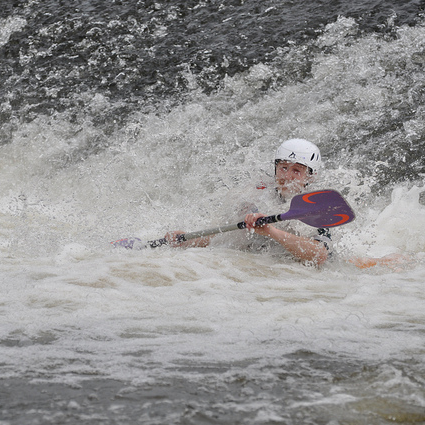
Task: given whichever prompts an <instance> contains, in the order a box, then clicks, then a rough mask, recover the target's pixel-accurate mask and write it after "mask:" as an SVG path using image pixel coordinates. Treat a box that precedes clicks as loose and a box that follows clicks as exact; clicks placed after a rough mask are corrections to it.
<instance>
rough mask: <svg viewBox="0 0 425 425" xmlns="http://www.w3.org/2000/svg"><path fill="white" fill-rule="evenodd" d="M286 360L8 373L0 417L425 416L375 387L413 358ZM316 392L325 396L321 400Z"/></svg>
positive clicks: (378, 419)
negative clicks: (118, 373) (136, 379)
mask: <svg viewBox="0 0 425 425" xmlns="http://www.w3.org/2000/svg"><path fill="white" fill-rule="evenodd" d="M280 362H281V364H280V365H274V366H271V365H270V366H268V367H264V368H263V369H262V370H261V372H262V373H261V375H260V376H259V377H255V376H254V377H253V376H250V371H249V366H250V364H249V363H246V364H224V363H223V364H205V365H197V366H193V365H187V366H186V367H182V366H178V365H176V367H175V371H176V372H177V373H178V372H186V373H187V374H189V375H188V376H186V378H182V377H181V376H178V374H176V376H175V377H168V378H163V379H160V380H158V379H157V380H156V381H155V383H146V384H145V385H138V386H134V385H131V384H130V383H125V382H121V381H117V380H104V379H94V378H88V379H87V380H84V381H82V382H81V383H80V384H78V385H75V384H74V385H64V384H59V383H54V382H51V383H35V382H34V383H29V382H28V381H26V380H25V379H11V380H6V381H1V380H0V384H1V388H0V395H1V401H0V415H1V416H0V417H1V419H2V420H4V421H5V423H8V424H21V423H27V424H30V423H34V424H37V423H43V424H59V423H61V424H77V423H82V422H83V423H90V424H107V423H110V424H187V425H192V424H193V425H196V424H260V423H261V424H270V425H271V424H333V423H350V424H364V423H367V424H369V425H380V424H387V423H401V424H418V423H423V421H424V420H425V413H424V412H423V409H421V408H420V407H419V406H415V405H414V404H413V403H402V402H401V401H399V400H397V398H395V397H393V395H392V394H391V391H389V393H388V394H385V395H383V394H379V393H377V392H376V391H375V390H374V389H373V386H374V383H375V382H376V381H379V379H380V375H382V374H384V373H385V368H389V367H391V368H393V369H394V371H396V372H399V373H401V374H403V375H405V376H406V377H409V378H411V379H415V372H414V370H410V368H409V366H406V365H403V364H397V362H396V363H395V364H391V365H388V364H386V365H382V364H380V363H379V362H377V363H375V364H367V365H366V364H363V363H362V362H353V361H348V360H347V359H343V358H340V359H335V358H327V357H323V356H318V355H314V354H313V353H309V352H295V353H293V354H292V355H290V356H288V357H287V358H283V359H281V361H280ZM303 375H306V376H308V377H309V388H308V393H309V395H306V392H305V388H302V389H301V388H299V387H298V386H297V385H296V384H295V382H297V381H299V380H300V377H302V376H303ZM200 377H201V379H200ZM365 382H368V383H369V385H367V386H363V385H364V383H365ZM337 387H338V388H339V389H340V390H341V389H342V388H343V391H341V393H340V397H341V399H340V402H342V401H343V403H341V405H340V406H338V402H337V401H336V400H334V401H331V399H332V398H333V397H335V394H336V391H335V388H337ZM314 394H320V395H321V397H323V398H324V400H323V401H322V400H321V402H320V403H315V396H314ZM326 400H328V401H326Z"/></svg>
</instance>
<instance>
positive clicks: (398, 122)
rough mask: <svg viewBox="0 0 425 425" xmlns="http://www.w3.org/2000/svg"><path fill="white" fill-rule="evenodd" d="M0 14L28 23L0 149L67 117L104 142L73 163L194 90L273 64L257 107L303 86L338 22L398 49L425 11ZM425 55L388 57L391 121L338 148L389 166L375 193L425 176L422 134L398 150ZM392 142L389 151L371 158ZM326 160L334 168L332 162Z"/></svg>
mask: <svg viewBox="0 0 425 425" xmlns="http://www.w3.org/2000/svg"><path fill="white" fill-rule="evenodd" d="M0 13H1V15H0V16H1V17H2V18H3V19H6V18H8V17H15V18H16V17H21V18H23V19H25V20H26V22H27V23H26V25H25V26H23V27H22V28H21V29H20V31H16V32H13V33H12V34H11V35H10V38H9V40H8V42H7V43H5V44H4V45H3V46H0V58H1V61H0V81H1V86H0V98H1V99H3V101H2V103H1V104H0V125H1V130H0V144H5V143H10V142H11V140H12V138H13V133H14V131H16V129H17V128H19V126H20V123H22V122H31V121H32V120H34V119H35V118H37V117H39V116H41V115H46V116H52V117H54V116H55V115H56V114H58V113H64V114H66V116H67V119H68V120H69V121H70V122H74V123H76V124H78V123H81V122H83V121H87V120H90V121H91V122H92V123H93V125H95V126H97V128H98V135H97V137H95V138H94V140H91V141H90V142H89V144H88V146H87V147H86V150H85V152H81V153H80V155H77V156H76V158H84V157H87V156H88V155H91V154H93V153H96V152H99V151H101V150H103V149H105V148H107V147H108V146H109V145H110V142H109V141H108V138H109V136H110V135H111V134H112V133H113V132H114V131H116V129H117V128H120V126H122V125H123V124H124V123H125V122H127V121H128V119H129V116H130V115H131V114H132V113H133V112H135V111H137V112H152V111H157V112H160V111H167V110H170V108H172V107H173V105H176V104H178V103H181V102H184V99H185V97H187V96H188V95H191V94H193V93H194V90H196V91H200V92H203V93H206V94H210V93H213V92H216V91H217V90H219V89H220V87H221V85H222V82H223V79H224V78H225V77H229V76H230V77H231V76H234V75H238V74H241V73H244V72H247V71H248V70H249V69H250V68H251V67H252V66H253V65H254V64H259V63H261V64H268V65H270V66H272V67H273V69H274V73H273V76H269V77H268V78H264V79H263V81H262V84H261V85H260V86H259V87H257V89H256V91H255V93H254V94H253V96H254V98H253V100H255V98H258V97H261V96H263V95H264V94H266V93H268V92H270V91H271V90H276V89H278V88H279V87H282V86H285V85H288V84H295V83H298V82H303V81H307V80H308V79H309V78H310V72H311V66H312V62H313V60H314V58H315V55H317V54H320V53H325V54H326V53H327V54H332V52H333V51H334V50H335V46H323V47H318V46H317V45H316V44H314V40H315V39H316V38H317V37H318V36H319V35H320V34H322V32H323V29H324V27H325V25H326V24H329V23H333V22H335V21H336V19H337V18H338V16H344V17H346V18H349V17H352V18H354V19H355V20H356V23H357V30H356V31H355V33H352V34H351V35H350V36H349V37H350V38H351V39H352V40H353V41H354V40H355V39H356V38H359V37H360V38H361V37H364V36H365V35H366V34H371V33H374V34H376V36H377V37H381V38H383V39H387V40H392V39H393V40H396V39H397V33H396V29H397V28H399V27H400V26H403V25H404V26H414V25H416V24H417V23H418V22H419V21H420V20H421V19H422V16H423V13H424V2H423V1H418V0H410V1H398V2H390V1H373V2H370V1H354V2H348V1H306V2H297V1H276V0H267V1H239V0H238V1H236V0H232V1H230V0H229V1H161V0H158V1H136V0H132V1H126V2H123V1H111V2H104V1H94V0H93V1H86V0H85V1H73V2H66V1H51V0H49V1H42V2H26V1H9V0H8V1H6V2H3V7H2V10H1V12H0ZM424 54H425V53H424V52H423V51H422V50H419V51H416V52H414V55H416V56H414V57H413V58H412V60H410V58H400V59H399V61H398V63H394V62H393V61H391V63H386V60H385V58H382V59H381V60H382V67H383V68H384V69H386V71H385V72H386V73H387V74H389V73H395V74H397V75H398V76H399V78H400V85H399V86H398V87H394V88H392V89H393V90H394V91H395V93H394V97H395V99H394V101H393V102H392V104H391V112H390V111H389V110H388V111H382V113H381V117H380V118H379V120H376V121H375V122H374V123H370V122H369V123H364V122H358V123H357V125H355V126H353V127H351V128H348V129H345V130H346V131H347V134H344V130H343V129H342V130H341V132H340V134H339V135H338V140H333V141H332V143H333V144H335V143H337V145H339V147H348V148H349V150H353V151H358V150H359V153H360V154H362V155H363V154H365V153H367V154H368V156H369V158H371V160H372V161H378V160H381V159H382V156H385V158H386V160H387V161H388V164H389V166H388V167H387V168H384V169H383V170H381V171H380V173H379V176H378V184H377V187H382V186H383V185H384V186H385V184H386V183H387V182H388V181H390V182H396V181H402V180H404V179H406V178H407V179H410V180H415V179H417V178H418V177H419V176H420V175H421V173H423V172H424V168H423V164H422V163H421V162H420V161H419V162H418V157H419V156H420V155H421V152H422V149H423V141H422V140H423V134H422V133H420V134H418V135H417V137H413V138H412V137H411V138H410V139H408V140H403V141H401V140H400V139H401V137H400V135H401V133H402V132H403V125H404V123H405V122H406V121H409V120H411V119H415V118H416V115H417V114H419V112H418V108H419V107H420V105H421V104H423V103H424V102H425V83H424V82H423V80H422V82H421V81H418V80H417V79H414V76H415V75H417V72H422V69H423V65H424V61H423V55H424ZM403 73H404V74H405V75H402V74H403ZM412 87H413V88H412ZM409 88H410V89H412V90H411V92H412V95H411V96H407V95H406V91H407V90H409ZM95 93H100V94H102V95H103V96H105V97H106V99H108V102H109V103H108V105H107V106H105V107H104V108H103V109H102V112H101V113H99V111H93V110H92V109H91V108H90V106H89V105H88V103H89V102H88V98H89V97H91V96H93V95H94V94H95ZM401 96H404V98H403V99H401V100H400V97H401ZM353 108H355V106H354V105H353ZM365 126H367V127H368V128H366V129H365V128H364V127H365ZM388 138H390V146H389V147H388V146H387V147H386V148H385V150H381V149H380V148H379V147H378V148H375V149H372V150H371V149H370V144H372V145H374V146H380V145H382V140H384V139H385V140H388ZM325 153H327V154H328V156H329V157H330V159H332V156H334V155H335V152H329V153H328V152H325ZM400 164H401V166H402V172H401V173H400V172H398V173H394V172H393V171H392V167H393V166H395V165H400ZM348 165H353V164H348ZM356 165H357V166H358V164H356ZM369 167H370V164H368V165H367V166H366V169H365V171H366V172H367V169H368V168H369ZM360 168H361V167H360Z"/></svg>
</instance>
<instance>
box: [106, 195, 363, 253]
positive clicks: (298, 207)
mask: <svg viewBox="0 0 425 425" xmlns="http://www.w3.org/2000/svg"><path fill="white" fill-rule="evenodd" d="M354 218H355V214H354V212H353V210H352V209H351V207H350V206H349V205H348V204H347V202H346V201H345V199H344V198H343V197H342V195H341V194H340V193H339V192H337V191H335V190H331V189H328V190H319V191H317V192H310V193H304V194H301V195H296V196H294V197H293V198H292V201H291V205H290V207H289V211H287V212H286V213H283V214H277V215H270V216H267V217H260V218H259V219H258V220H257V221H256V222H255V225H256V226H263V225H265V224H270V223H276V222H278V221H284V220H300V221H302V222H303V223H305V224H308V225H309V226H312V227H317V228H321V227H336V226H341V225H343V224H347V223H350V222H351V221H353V220H354ZM245 228H246V223H245V222H244V221H241V222H240V223H237V224H226V225H223V226H218V227H214V228H212V229H206V230H200V231H197V232H191V233H182V234H180V235H177V241H178V242H184V241H189V240H191V239H196V238H201V237H203V236H209V235H215V234H217V233H224V232H230V231H232V230H237V229H245ZM111 244H112V245H113V246H114V247H123V248H127V249H144V248H147V247H151V248H157V247H159V246H161V245H166V244H168V241H167V239H165V238H161V239H156V240H153V241H147V242H144V243H143V242H142V240H141V239H139V238H131V239H121V240H118V241H116V242H111Z"/></svg>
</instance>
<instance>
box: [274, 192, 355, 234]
mask: <svg viewBox="0 0 425 425" xmlns="http://www.w3.org/2000/svg"><path fill="white" fill-rule="evenodd" d="M354 218H355V214H354V212H353V210H352V209H351V207H350V206H349V205H348V204H347V202H346V201H345V199H344V198H343V197H342V196H341V194H340V193H338V192H337V191H335V190H330V189H329V190H319V191H317V192H310V193H306V194H303V195H297V196H294V198H292V201H291V207H290V208H289V211H288V212H286V213H284V214H280V215H279V216H278V219H279V220H294V219H297V220H300V221H302V222H303V223H305V224H308V225H309V226H313V227H336V226H341V225H342V224H347V223H349V222H350V221H353V220H354Z"/></svg>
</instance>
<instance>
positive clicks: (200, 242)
mask: <svg viewBox="0 0 425 425" xmlns="http://www.w3.org/2000/svg"><path fill="white" fill-rule="evenodd" d="M183 234H184V232H182V231H181V230H177V231H175V232H169V233H167V234H166V235H165V239H167V241H168V244H169V245H170V246H172V247H174V248H176V247H179V248H190V247H199V248H205V247H206V246H208V245H209V244H210V241H211V238H212V235H211V236H204V237H202V238H197V239H191V240H189V241H184V242H179V241H178V240H177V236H178V235H183Z"/></svg>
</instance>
